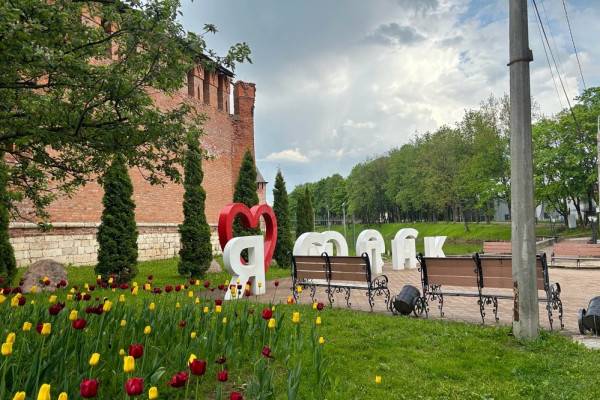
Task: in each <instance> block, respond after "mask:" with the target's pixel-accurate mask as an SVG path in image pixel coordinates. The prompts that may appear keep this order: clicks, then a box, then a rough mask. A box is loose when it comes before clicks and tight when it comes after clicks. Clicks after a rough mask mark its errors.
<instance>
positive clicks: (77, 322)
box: [71, 318, 87, 330]
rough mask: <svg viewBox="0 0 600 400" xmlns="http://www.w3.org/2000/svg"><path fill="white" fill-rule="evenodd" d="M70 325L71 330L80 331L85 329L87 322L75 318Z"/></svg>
mask: <svg viewBox="0 0 600 400" xmlns="http://www.w3.org/2000/svg"><path fill="white" fill-rule="evenodd" d="M71 325H72V326H73V329H77V330H81V329H83V328H85V326H86V325H87V321H86V320H85V319H83V318H77V319H76V320H75V321H73V322H72V323H71Z"/></svg>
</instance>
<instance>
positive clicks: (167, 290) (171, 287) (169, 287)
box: [165, 285, 173, 293]
mask: <svg viewBox="0 0 600 400" xmlns="http://www.w3.org/2000/svg"><path fill="white" fill-rule="evenodd" d="M172 291H173V286H171V285H167V286H165V292H167V293H171V292H172Z"/></svg>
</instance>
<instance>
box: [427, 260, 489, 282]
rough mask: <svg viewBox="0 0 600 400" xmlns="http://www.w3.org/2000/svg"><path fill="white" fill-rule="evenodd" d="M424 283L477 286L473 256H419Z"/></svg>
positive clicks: (475, 265)
mask: <svg viewBox="0 0 600 400" xmlns="http://www.w3.org/2000/svg"><path fill="white" fill-rule="evenodd" d="M419 261H420V263H421V276H422V279H423V283H424V284H425V285H444V286H464V287H477V286H478V285H477V264H476V263H475V261H474V259H473V257H419Z"/></svg>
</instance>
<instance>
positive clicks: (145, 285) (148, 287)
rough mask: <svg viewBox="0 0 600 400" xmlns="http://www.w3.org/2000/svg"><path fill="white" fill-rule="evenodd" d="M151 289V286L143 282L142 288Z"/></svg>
mask: <svg viewBox="0 0 600 400" xmlns="http://www.w3.org/2000/svg"><path fill="white" fill-rule="evenodd" d="M151 289H152V286H151V285H150V284H149V283H144V290H146V291H148V290H151Z"/></svg>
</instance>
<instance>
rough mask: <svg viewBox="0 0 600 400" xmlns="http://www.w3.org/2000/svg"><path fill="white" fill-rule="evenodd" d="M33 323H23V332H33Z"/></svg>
mask: <svg viewBox="0 0 600 400" xmlns="http://www.w3.org/2000/svg"><path fill="white" fill-rule="evenodd" d="M31 325H32V324H31V322H23V332H29V331H30V330H31Z"/></svg>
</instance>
